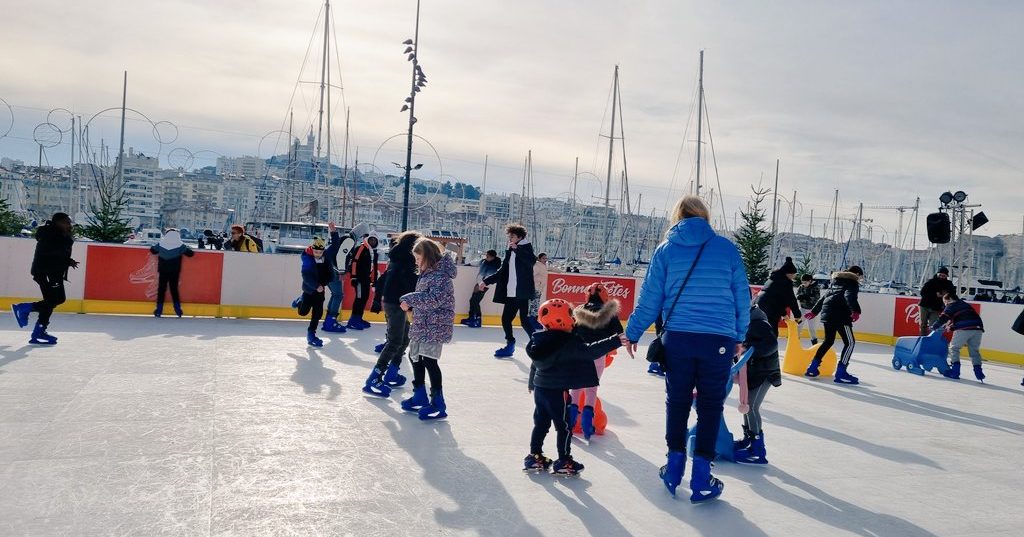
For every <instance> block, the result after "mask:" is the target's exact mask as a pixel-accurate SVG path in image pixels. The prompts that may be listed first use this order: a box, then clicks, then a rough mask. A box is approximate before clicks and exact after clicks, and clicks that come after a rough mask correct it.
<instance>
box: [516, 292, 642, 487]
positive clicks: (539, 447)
mask: <svg viewBox="0 0 1024 537" xmlns="http://www.w3.org/2000/svg"><path fill="white" fill-rule="evenodd" d="M538 320H539V321H540V323H541V326H543V327H544V330H541V331H539V332H535V333H534V334H533V335H532V336H531V337H530V343H529V344H527V346H526V354H527V355H529V357H530V359H531V360H532V361H533V363H532V364H531V365H530V380H529V384H528V387H529V389H530V391H532V392H533V402H534V410H533V433H532V434H531V435H530V454H529V455H527V456H526V457H525V458H524V459H523V471H526V472H537V471H542V470H544V471H546V470H548V469H549V468H551V469H552V471H553V472H554V473H556V474H560V475H568V476H573V475H577V474H579V473H580V472H581V471H583V465H582V464H580V463H578V462H576V461H574V460H573V458H572V454H571V442H572V435H571V434H570V432H569V423H568V418H567V414H568V410H567V406H566V393H565V392H566V390H572V389H578V388H588V387H590V386H597V384H598V378H597V371H596V370H595V369H594V360H596V359H597V358H599V357H603V356H604V355H606V354H608V353H609V352H611V351H613V350H615V349H617V348H619V347H621V346H622V345H623V344H625V342H626V341H625V336H624V335H622V334H618V335H615V336H611V337H608V338H605V339H602V340H599V341H595V342H591V343H587V342H585V341H584V340H583V339H582V338H581V337H580V336H579V334H578V333H577V332H576V331H575V330H574V328H573V325H574V321H573V315H572V304H570V303H569V302H566V301H565V300H561V299H558V298H555V299H551V300H548V301H547V302H544V303H543V304H541V306H540V309H539V310H538ZM552 423H554V426H555V432H556V434H557V441H558V446H557V448H558V460H557V461H554V464H553V465H552V461H551V459H549V458H547V457H545V456H544V453H543V447H544V437H545V436H547V434H548V430H549V429H550V428H551V425H552Z"/></svg>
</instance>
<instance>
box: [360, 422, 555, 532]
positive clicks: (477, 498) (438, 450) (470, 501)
mask: <svg viewBox="0 0 1024 537" xmlns="http://www.w3.org/2000/svg"><path fill="white" fill-rule="evenodd" d="M380 408H381V409H382V410H384V411H385V412H386V413H387V414H388V415H389V416H390V417H391V418H392V419H391V420H389V421H385V422H384V427H385V428H386V429H387V430H388V432H390V433H391V436H392V438H393V439H394V441H395V444H397V445H398V446H399V447H401V448H402V449H405V450H406V451H407V452H408V453H409V455H411V456H412V458H413V460H414V461H416V464H418V465H419V466H420V468H422V469H423V479H424V480H425V481H426V483H427V484H428V485H429V486H430V487H431V488H433V489H434V490H435V491H437V492H438V493H440V494H441V495H443V496H445V497H446V498H447V499H450V500H451V501H454V502H455V503H456V504H458V507H457V508H456V509H455V510H447V509H445V508H442V507H438V508H436V509H435V510H434V518H435V519H436V520H437V523H438V524H439V525H441V526H443V527H444V528H446V529H450V530H456V532H458V530H464V531H465V530H468V531H472V532H474V533H476V534H479V535H495V536H497V535H502V536H507V535H516V536H520V535H521V536H536V537H540V536H541V535H542V534H541V532H540V531H539V530H537V528H535V527H534V526H532V525H531V524H530V523H529V521H527V519H526V517H525V516H523V513H522V512H521V511H520V510H519V508H518V506H517V505H516V502H515V501H514V500H513V499H512V497H511V496H510V495H509V493H508V491H507V490H505V487H504V486H503V485H502V484H501V481H499V480H498V478H497V477H495V475H494V474H493V473H492V472H491V470H490V469H489V468H488V467H487V466H486V465H485V464H483V463H482V462H480V461H478V460H476V459H474V458H471V457H468V456H466V455H465V454H464V453H463V452H462V449H461V448H459V445H458V443H457V442H456V441H455V437H454V436H453V435H452V432H451V426H450V425H449V424H448V423H447V422H444V421H440V422H433V423H423V422H421V421H420V420H419V419H417V417H416V415H415V414H410V413H405V412H401V411H399V410H396V409H394V408H393V407H392V406H390V405H380ZM424 494H430V492H429V491H424ZM435 501H436V502H438V503H441V502H445V500H443V499H440V498H439V499H437V500H435Z"/></svg>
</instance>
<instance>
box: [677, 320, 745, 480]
mask: <svg viewBox="0 0 1024 537" xmlns="http://www.w3.org/2000/svg"><path fill="white" fill-rule="evenodd" d="M662 342H663V343H664V344H665V356H666V361H667V362H668V368H667V372H666V376H665V392H666V395H667V397H666V398H665V442H666V443H667V444H668V449H669V451H683V450H685V448H686V432H687V427H688V422H689V420H690V406H691V405H693V390H694V388H696V389H697V404H696V407H697V443H696V447H695V448H694V451H695V454H696V455H700V456H702V457H704V458H706V459H708V460H713V459H714V458H715V441H716V440H717V438H718V426H719V424H720V422H721V421H722V407H723V404H724V403H725V396H726V392H725V386H726V382H727V381H728V380H729V370H730V369H731V368H732V358H733V354H735V350H736V349H735V346H736V342H735V341H734V340H733V338H731V337H726V336H720V335H717V334H696V333H692V332H674V331H671V330H670V331H666V332H665V335H663V336H662Z"/></svg>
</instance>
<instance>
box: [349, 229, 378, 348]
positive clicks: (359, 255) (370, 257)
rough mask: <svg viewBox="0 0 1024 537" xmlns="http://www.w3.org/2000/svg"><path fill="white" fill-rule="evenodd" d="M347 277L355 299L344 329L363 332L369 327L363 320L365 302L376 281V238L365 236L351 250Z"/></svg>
mask: <svg viewBox="0 0 1024 537" xmlns="http://www.w3.org/2000/svg"><path fill="white" fill-rule="evenodd" d="M349 275H350V278H351V280H352V287H354V288H355V290H356V298H355V300H354V301H353V302H352V315H351V316H350V317H349V318H348V324H346V325H345V328H348V329H349V330H365V329H367V328H369V327H370V323H368V322H366V321H364V320H363V312H364V311H365V310H366V302H367V301H368V300H369V299H370V289H371V288H372V287H373V284H374V283H376V281H377V237H374V236H372V235H367V236H366V237H365V238H364V239H363V242H362V243H361V244H360V245H359V246H356V247H355V248H354V249H353V250H352V262H351V263H350V264H349Z"/></svg>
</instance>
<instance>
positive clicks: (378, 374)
mask: <svg viewBox="0 0 1024 537" xmlns="http://www.w3.org/2000/svg"><path fill="white" fill-rule="evenodd" d="M363 393H365V394H367V395H372V396H374V397H387V396H389V395H391V387H390V386H388V385H387V384H385V383H384V370H383V369H377V368H376V367H375V368H373V370H372V371H370V376H369V377H366V384H364V385H363Z"/></svg>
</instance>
